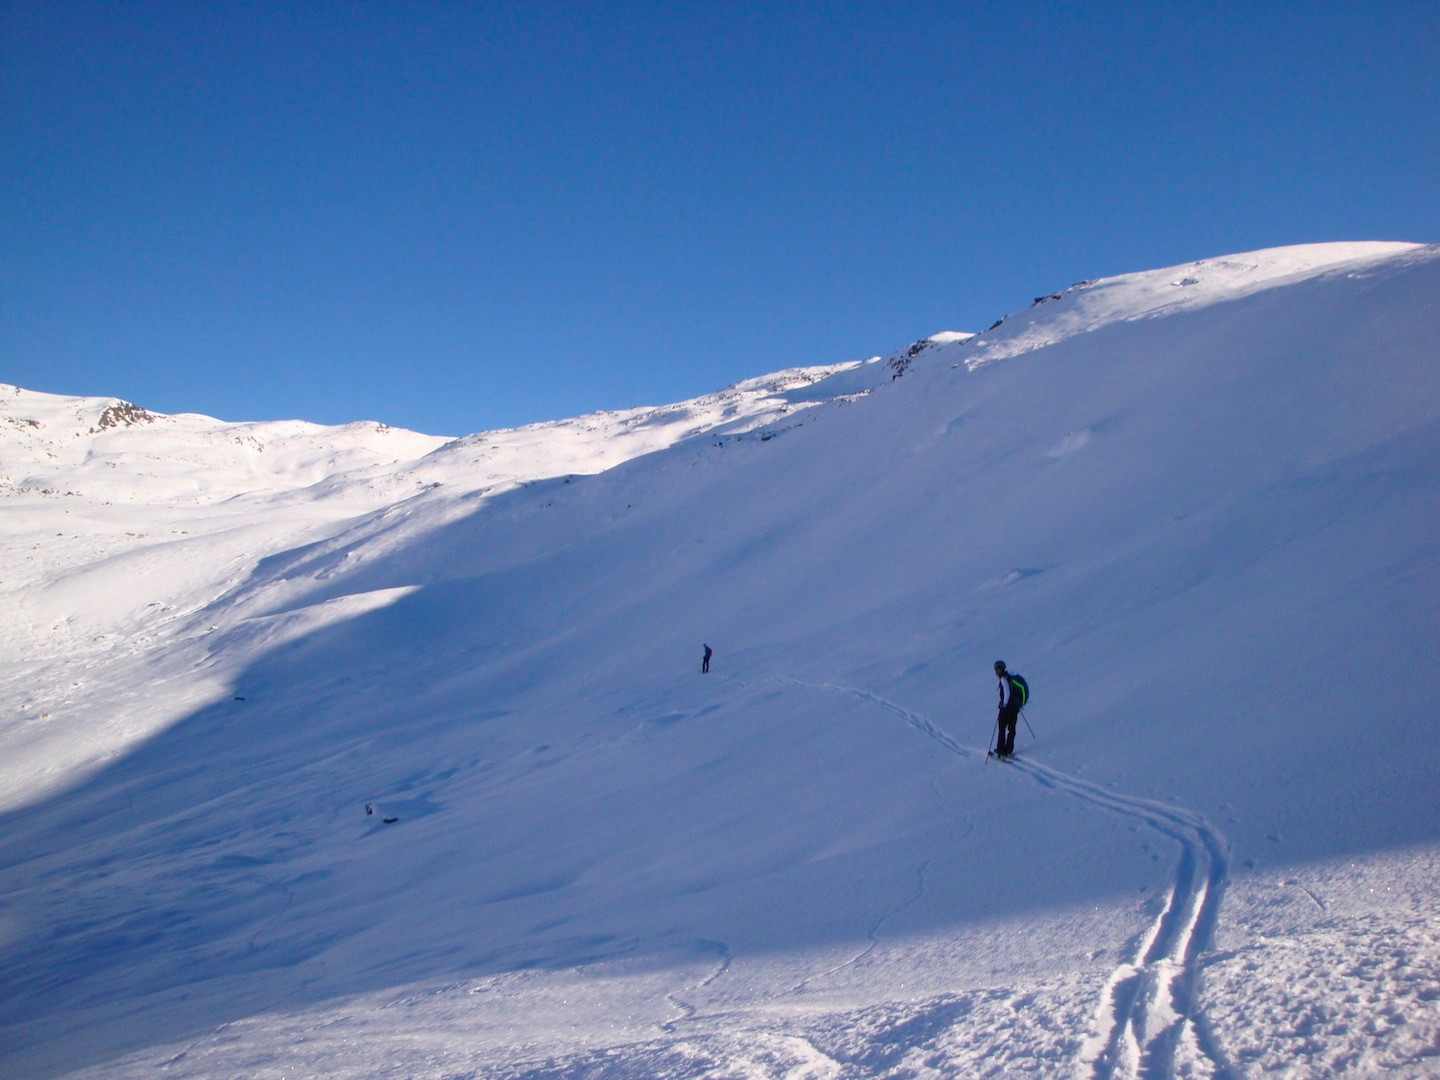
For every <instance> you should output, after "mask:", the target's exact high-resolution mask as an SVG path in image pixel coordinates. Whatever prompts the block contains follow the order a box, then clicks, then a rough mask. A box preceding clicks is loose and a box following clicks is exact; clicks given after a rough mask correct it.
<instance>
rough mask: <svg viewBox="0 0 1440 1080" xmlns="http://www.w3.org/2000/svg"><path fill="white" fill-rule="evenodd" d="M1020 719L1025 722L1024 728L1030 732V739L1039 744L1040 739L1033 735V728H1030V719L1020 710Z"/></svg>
mask: <svg viewBox="0 0 1440 1080" xmlns="http://www.w3.org/2000/svg"><path fill="white" fill-rule="evenodd" d="M1020 719H1021V720H1024V721H1025V727H1026V729H1028V730H1029V732H1030V737H1031V738H1032V739H1034V740H1035V741H1036V742H1039V741H1040V737H1039V736H1038V735H1036V734H1035V729H1034V728H1033V727H1030V718H1029V717H1028V716H1026V715H1025V710H1024V709H1021V710H1020Z"/></svg>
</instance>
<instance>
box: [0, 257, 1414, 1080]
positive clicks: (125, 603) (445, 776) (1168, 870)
mask: <svg viewBox="0 0 1440 1080" xmlns="http://www.w3.org/2000/svg"><path fill="white" fill-rule="evenodd" d="M1437 298H1440V248H1436V247H1417V246H1414V245H1400V244H1346V245H1316V246H1310V247H1302V248H1291V249H1278V250H1274V251H1266V252H1257V253H1253V254H1249V255H1241V256H1232V257H1228V258H1225V259H1217V260H1206V261H1204V262H1201V263H1196V264H1191V265H1188V266H1184V267H1178V268H1171V269H1166V270H1162V271H1155V272H1149V273H1142V274H1134V275H1126V276H1122V277H1118V278H1112V279H1106V280H1102V281H1096V282H1084V283H1079V284H1077V285H1076V286H1074V287H1072V288H1070V289H1067V290H1061V291H1060V292H1057V293H1054V294H1050V295H1047V296H1044V297H1040V298H1038V299H1037V302H1036V303H1035V304H1034V305H1033V306H1031V307H1030V308H1028V309H1026V310H1024V311H1021V312H1017V313H1015V314H1013V315H1011V316H1009V317H1008V318H1006V319H1004V320H1002V321H1001V322H999V323H998V324H996V325H995V326H994V327H992V328H991V329H990V330H988V331H986V332H985V333H983V334H979V335H974V336H971V335H964V334H944V335H937V336H936V337H935V338H932V339H927V340H926V341H924V342H919V343H916V345H915V346H911V347H909V348H906V349H902V350H899V351H897V352H896V353H895V354H893V355H892V356H890V357H887V358H883V359H876V360H874V361H869V362H865V363H855V364H843V365H836V366H835V367H832V368H825V369H799V370H797V371H794V372H786V373H782V374H781V375H779V376H775V377H771V378H768V379H764V380H756V381H754V382H752V383H747V384H741V385H740V386H738V387H735V388H731V389H730V390H729V391H725V392H722V393H720V394H717V395H712V396H710V397H708V398H703V399H699V400H698V401H696V402H690V403H685V404H682V405H678V406H672V407H664V408H658V409H643V410H635V411H633V412H630V413H622V414H599V415H597V416H594V417H588V418H581V419H579V420H575V421H566V422H563V423H560V424H553V425H538V426H536V427H533V428H529V429H523V430H521V431H516V432H491V433H484V434H482V435H477V436H472V437H469V438H466V439H460V440H453V441H446V440H442V439H435V438H430V437H427V436H420V435H415V434H413V433H406V432H395V431H391V430H388V429H385V428H383V426H379V425H374V424H368V425H351V426H350V427H347V428H342V429H323V428H315V427H313V426H309V425H263V424H261V425H226V424H222V423H221V422H219V421H212V420H208V419H207V418H200V417H173V418H169V417H155V416H152V415H150V414H148V413H145V412H144V410H140V409H133V408H132V409H121V408H118V404H119V403H116V402H93V401H83V400H80V399H56V398H51V397H47V396H44V395H36V394H32V393H29V392H27V391H23V390H18V389H14V388H10V389H8V390H6V391H5V392H4V395H3V396H0V439H3V440H4V443H3V445H4V446H5V450H6V455H5V458H4V465H3V472H4V478H3V481H0V482H3V485H4V490H3V498H4V500H5V503H6V512H5V525H4V528H3V538H0V542H3V545H4V547H3V551H4V565H5V567H6V570H7V573H6V575H5V578H6V581H5V584H4V592H3V594H0V603H3V605H4V608H3V612H0V614H3V619H0V623H3V626H4V629H3V639H0V640H3V643H4V652H3V669H0V674H3V680H4V681H3V684H0V685H3V688H4V700H5V702H6V705H5V710H4V713H3V721H0V746H3V748H4V751H5V753H4V759H3V760H4V763H3V765H0V783H3V787H0V799H3V801H4V805H5V806H6V807H7V811H6V814H5V821H4V829H3V831H0V860H3V862H0V866H3V871H0V897H3V908H0V981H3V983H4V985H5V986H6V987H7V992H6V994H5V996H4V999H3V1001H0V1062H3V1063H4V1068H5V1071H6V1073H7V1075H36V1076H42V1075H56V1074H61V1073H73V1072H77V1071H84V1070H87V1069H94V1070H96V1071H97V1074H98V1073H103V1074H104V1075H148V1074H151V1073H153V1072H156V1071H160V1070H162V1069H163V1070H164V1071H167V1072H170V1073H173V1074H176V1075H197V1076H200V1075H230V1074H239V1073H245V1074H251V1075H260V1074H265V1073H267V1072H268V1073H275V1074H277V1075H278V1074H279V1073H280V1072H281V1071H293V1072H301V1073H307V1074H341V1075H367V1076H373V1075H389V1074H393V1075H467V1074H484V1075H512V1074H513V1075H547V1074H586V1075H701V1074H725V1075H783V1074H786V1073H787V1072H790V1071H792V1070H799V1072H800V1073H801V1074H805V1075H815V1076H823V1075H834V1076H842V1075H844V1076H849V1075H981V1074H985V1073H987V1072H991V1073H995V1074H997V1075H998V1074H1014V1073H1025V1072H1029V1073H1035V1074H1041V1075H1055V1074H1069V1073H1075V1074H1078V1075H1084V1076H1105V1077H1108V1076H1130V1075H1141V1076H1164V1075H1197V1076H1238V1075H1247V1074H1249V1073H1251V1072H1256V1071H1262V1070H1264V1069H1267V1068H1272V1067H1277V1066H1279V1065H1282V1064H1284V1065H1288V1066H1289V1067H1291V1068H1293V1069H1295V1070H1296V1071H1297V1074H1299V1075H1316V1076H1319V1075H1332V1074H1334V1073H1336V1072H1343V1071H1346V1070H1350V1071H1355V1072H1366V1071H1371V1072H1373V1071H1383V1070H1387V1069H1388V1070H1396V1071H1401V1072H1409V1073H1414V1072H1421V1071H1424V1070H1425V1069H1427V1068H1433V1067H1434V1062H1435V1061H1436V1057H1435V1053H1436V1050H1435V1047H1436V1045H1437V1037H1440V1016H1437V1005H1436V999H1435V995H1434V990H1433V987H1434V986H1435V984H1436V982H1437V981H1440V980H1437V976H1440V946H1437V941H1440V935H1437V914H1440V904H1437V902H1436V896H1435V891H1434V885H1433V881H1434V871H1435V868H1436V862H1437V859H1436V854H1437V850H1440V848H1437V842H1440V835H1437V832H1440V796H1437V794H1436V792H1437V784H1436V776H1435V772H1436V769H1435V764H1434V762H1435V752H1436V749H1437V743H1440V736H1437V731H1436V721H1437V715H1436V702H1437V700H1440V694H1437V690H1440V676H1437V673H1436V671H1435V665H1434V663H1433V652H1434V640H1435V631H1436V629H1437V626H1436V615H1437V612H1440V603H1437V601H1440V585H1437V578H1436V574H1435V572H1434V566H1435V565H1436V561H1437V554H1440V552H1437V547H1440V534H1437V529H1436V522H1437V520H1440V519H1437V510H1440V506H1437V501H1436V486H1437V485H1436V477H1437V476H1440V379H1437V374H1440V371H1437V364H1436V348H1435V344H1434V343H1435V341H1436V340H1437V337H1440V307H1437ZM107 414H108V415H109V416H110V417H111V418H112V422H111V423H110V424H108V425H104V426H102V425H101V424H100V419H101V417H102V416H105V415H107ZM702 642H708V643H710V644H711V645H712V646H713V647H714V648H715V650H716V655H715V660H714V664H713V667H712V672H711V673H710V674H709V675H705V676H702V675H700V674H699V672H698V663H699V656H700V650H701V643H702ZM997 657H1003V658H1004V659H1006V660H1007V661H1008V662H1009V663H1010V665H1011V666H1012V668H1014V669H1016V670H1019V671H1021V672H1023V673H1024V674H1025V675H1026V676H1027V677H1028V678H1029V679H1030V682H1031V685H1032V687H1033V688H1034V690H1035V699H1034V702H1033V704H1032V707H1031V708H1030V709H1029V710H1028V715H1029V720H1030V723H1031V727H1032V729H1033V736H1032V732H1031V731H1030V730H1026V729H1025V728H1024V726H1023V725H1022V733H1021V740H1020V754H1021V760H1020V762H1018V763H1017V764H1015V765H1003V766H1001V765H989V766H987V765H986V764H985V749H986V744H987V741H988V738H989V735H990V732H991V726H992V724H993V715H994V714H993V703H992V695H993V693H994V688H993V680H992V678H991V677H990V674H989V672H990V664H991V662H992V661H993V660H994V659H996V658H997ZM367 806H368V807H369V808H370V809H371V810H372V811H373V813H368V814H367V812H366V810H367ZM387 819H393V820H392V821H390V823H388V824H387Z"/></svg>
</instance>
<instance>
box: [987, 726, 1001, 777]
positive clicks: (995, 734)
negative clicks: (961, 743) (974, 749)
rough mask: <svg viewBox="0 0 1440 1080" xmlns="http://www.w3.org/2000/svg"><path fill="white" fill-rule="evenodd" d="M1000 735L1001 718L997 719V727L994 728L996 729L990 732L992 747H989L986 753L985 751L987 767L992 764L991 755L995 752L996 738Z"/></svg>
mask: <svg viewBox="0 0 1440 1080" xmlns="http://www.w3.org/2000/svg"><path fill="white" fill-rule="evenodd" d="M999 734H1000V720H999V718H998V717H997V718H996V720H995V727H994V729H993V730H992V731H991V732H990V746H989V747H988V748H987V749H986V751H985V764H986V765H987V766H988V765H989V764H990V755H991V754H993V753H994V752H995V737H996V736H997V735H999Z"/></svg>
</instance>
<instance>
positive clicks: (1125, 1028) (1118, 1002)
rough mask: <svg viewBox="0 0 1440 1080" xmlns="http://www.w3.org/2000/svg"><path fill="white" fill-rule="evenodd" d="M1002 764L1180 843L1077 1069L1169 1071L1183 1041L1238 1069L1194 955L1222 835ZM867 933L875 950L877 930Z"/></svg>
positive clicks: (1224, 874)
mask: <svg viewBox="0 0 1440 1080" xmlns="http://www.w3.org/2000/svg"><path fill="white" fill-rule="evenodd" d="M777 681H780V682H784V683H787V684H789V685H791V686H796V687H800V688H802V689H809V690H825V691H830V692H832V693H837V694H846V695H849V696H850V697H855V698H859V699H860V700H862V701H865V702H867V703H869V704H872V705H875V706H878V707H879V708H881V709H884V710H886V711H887V712H890V713H893V714H894V715H895V716H898V717H899V718H900V719H901V720H903V721H905V723H907V724H908V725H910V726H911V727H913V728H915V729H916V730H917V731H919V732H920V733H921V734H923V735H925V736H926V737H927V738H930V739H932V740H933V741H935V742H937V743H939V744H940V745H941V746H943V747H944V748H945V749H946V750H948V751H950V752H951V753H952V754H956V755H957V756H959V757H963V758H967V759H968V758H974V757H979V756H981V751H979V750H977V749H974V748H971V747H966V746H963V745H961V744H960V743H959V742H957V741H956V740H955V739H953V738H952V737H951V736H949V735H948V734H946V733H945V732H944V731H943V730H941V729H940V728H939V727H937V726H936V725H935V724H934V723H933V722H931V721H930V720H928V719H926V718H925V717H923V716H921V715H919V714H918V713H915V712H912V711H911V710H909V709H906V708H905V707H904V706H901V705H897V704H896V703H895V702H893V701H889V700H887V699H885V698H883V697H881V696H880V695H878V694H875V693H873V692H871V691H869V690H862V689H857V688H855V687H849V686H836V685H833V684H829V683H806V682H801V681H800V680H798V679H789V678H786V679H780V680H777ZM1006 767H1011V768H1015V769H1018V770H1019V771H1021V772H1024V773H1026V774H1027V775H1029V776H1030V777H1031V778H1032V779H1033V780H1035V781H1036V782H1037V783H1039V784H1040V785H1041V786H1043V787H1046V788H1049V789H1050V790H1052V791H1057V792H1060V793H1062V794H1065V795H1069V796H1071V797H1072V798H1075V799H1079V800H1080V801H1081V802H1084V803H1088V804H1089V805H1090V806H1093V807H1097V808H1099V809H1101V810H1105V811H1108V812H1110V813H1114V814H1119V815H1121V816H1122V817H1127V818H1130V819H1132V820H1134V821H1137V822H1139V823H1140V824H1142V825H1145V826H1146V827H1148V828H1150V829H1153V830H1155V831H1156V832H1159V833H1161V834H1162V835H1164V836H1165V837H1167V838H1169V839H1170V840H1173V841H1174V842H1175V843H1176V844H1177V845H1178V846H1179V849H1180V856H1179V860H1178V862H1177V864H1176V868H1175V880H1174V882H1173V884H1172V885H1171V887H1170V890H1169V893H1168V895H1167V896H1166V900H1165V904H1164V906H1163V908H1162V909H1161V911H1160V914H1159V916H1158V917H1157V918H1156V920H1155V922H1154V923H1153V924H1152V925H1151V926H1150V928H1149V930H1148V932H1147V933H1146V934H1145V935H1144V936H1143V937H1142V939H1141V941H1140V944H1139V946H1138V948H1137V949H1136V951H1135V954H1134V955H1133V957H1132V958H1131V959H1130V960H1129V961H1127V962H1126V963H1124V964H1121V965H1120V966H1119V967H1118V968H1116V969H1115V971H1114V972H1113V973H1111V975H1110V978H1109V980H1108V981H1107V983H1106V989H1105V995H1104V997H1103V999H1102V1001H1101V1004H1100V1009H1099V1013H1098V1015H1097V1017H1096V1024H1095V1031H1094V1033H1093V1034H1092V1035H1091V1037H1090V1038H1089V1039H1087V1040H1086V1042H1085V1044H1084V1045H1083V1047H1082V1049H1081V1055H1080V1061H1079V1063H1078V1068H1077V1071H1076V1075H1077V1076H1082V1077H1091V1078H1093V1080H1114V1078H1117V1077H1123V1078H1131V1077H1133V1078H1135V1080H1153V1078H1161V1077H1169V1076H1173V1075H1175V1066H1176V1058H1177V1055H1178V1052H1179V1051H1180V1049H1181V1047H1182V1046H1184V1047H1185V1048H1186V1051H1187V1053H1186V1056H1187V1057H1188V1058H1189V1059H1191V1060H1203V1061H1205V1062H1207V1063H1208V1070H1207V1071H1208V1072H1209V1074H1210V1075H1211V1076H1212V1077H1220V1078H1229V1077H1233V1076H1235V1075H1236V1073H1235V1070H1234V1068H1233V1066H1231V1065H1230V1063H1229V1061H1228V1059H1227V1058H1226V1056H1225V1053H1224V1051H1223V1050H1222V1049H1221V1047H1220V1044H1219V1042H1218V1040H1217V1039H1216V1037H1215V1033H1214V1032H1213V1031H1212V1030H1211V1028H1210V1024H1209V1022H1208V1020H1207V1019H1206V1017H1205V1015H1204V1013H1203V1012H1202V1011H1201V1009H1200V1006H1199V989H1200V987H1199V982H1200V968H1199V959H1200V954H1201V953H1202V952H1203V951H1204V950H1205V949H1206V948H1207V947H1208V946H1209V944H1210V942H1211V940H1212V939H1213V936H1214V931H1215V926H1216V923H1217V922H1218V920H1219V916H1220V903H1221V900H1222V898H1223V896H1224V892H1225V884H1226V882H1227V881H1228V880H1229V873H1230V845H1229V843H1228V841H1226V839H1225V837H1224V836H1223V835H1221V834H1220V833H1219V832H1218V831H1217V830H1216V829H1215V828H1214V827H1213V826H1211V825H1210V823H1209V822H1207V821H1206V820H1205V818H1204V817H1202V816H1201V815H1199V814H1197V813H1195V812H1193V811H1190V810H1185V809H1183V808H1180V807H1176V806H1170V805H1167V804H1165V803H1162V802H1157V801H1155V800H1152V799H1144V798H1139V797H1136V796H1132V795H1124V794H1121V793H1119V792H1115V791H1111V790H1109V789H1108V788H1104V787H1102V786H1100V785H1099V784H1094V783H1091V782H1090V781H1088V780H1081V779H1079V778H1078V777H1075V776H1070V775H1068V774H1066V773H1062V772H1060V771H1058V770H1056V769H1053V768H1050V767H1049V766H1047V765H1042V764H1040V763H1039V762H1036V761H1031V760H1029V759H1028V758H1012V759H1011V761H1010V762H1008V763H1007V766H1006ZM915 899H918V897H916V898H915ZM910 903H914V900H911V901H910ZM906 906H909V905H908V904H907V905H906ZM883 921H884V920H882V922H883ZM875 930H876V932H878V930H879V927H878V926H877V927H876V928H875ZM871 940H872V945H871V948H872V949H873V948H874V944H873V943H874V940H875V934H874V932H872V934H871ZM868 951H869V950H867V952H868ZM862 955H863V954H862ZM856 959H857V960H858V959H859V957H857V958H856ZM853 962H854V961H851V963H853ZM842 966H844V965H842Z"/></svg>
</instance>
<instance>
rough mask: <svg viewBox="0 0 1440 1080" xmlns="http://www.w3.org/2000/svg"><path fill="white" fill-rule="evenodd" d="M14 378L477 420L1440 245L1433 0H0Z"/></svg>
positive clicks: (669, 397) (699, 388)
mask: <svg viewBox="0 0 1440 1080" xmlns="http://www.w3.org/2000/svg"><path fill="white" fill-rule="evenodd" d="M0 170H3V173H0V381H6V382H13V383H18V384H20V385H22V386H26V387H28V388H31V389H37V390H46V391H51V392H57V393H68V394H95V395H113V396H118V397H124V398H128V399H130V400H133V401H136V402H139V403H140V404H143V405H146V406H148V407H150V408H152V409H156V410H159V411H163V412H203V413H209V414H211V415H216V416H220V417H222V418H225V419H234V420H252V419H279V418H292V417H294V418H302V419H308V420H315V421H319V422H323V423H339V422H344V421H347V420H357V419H378V420H384V421H386V422H388V423H391V424H394V425H397V426H403V427H409V428H414V429H417V430H421V431H426V432H430V433H433V434H448V435H458V434H463V433H468V432H471V431H476V430H481V429H484V428H493V427H500V426H506V425H511V424H517V423H525V422H529V421H532V420H538V419H546V418H554V417H561V416H570V415H575V414H578V413H581V412H586V411H590V410H594V409H599V408H614V407H623V406H627V405H635V404H654V403H661V402H666V401H673V400H678V399H681V398H685V397H690V396H694V395H696V394H699V393H703V392H706V391H708V390H712V389H715V388H718V387H720V386H722V385H725V384H728V383H730V382H733V381H735V380H737V379H741V378H747V377H750V376H753V375H759V374H763V373H765V372H768V371H772V370H775V369H777V368H781V367H789V366H794V365H798V364H811V363H824V362H832V361H838V360H846V359H855V358H859V357H863V356H867V355H871V354H874V353H880V352H886V351H889V350H890V349H893V348H898V347H900V346H903V345H905V344H907V343H908V342H910V341H913V340H915V339H916V338H919V337H923V336H925V335H928V334H931V333H934V332H936V331H938V330H942V329H954V330H979V329H983V328H984V327H986V326H988V325H989V324H990V323H991V322H993V321H994V320H995V319H996V318H998V317H1000V316H1001V315H1003V314H1005V313H1007V312H1009V311H1012V310H1014V309H1016V308H1020V307H1023V306H1025V305H1026V304H1028V303H1029V301H1030V300H1031V299H1032V298H1033V297H1034V296H1035V295H1037V294H1039V293H1042V292H1049V291H1052V290H1054V289H1057V288H1060V287H1063V286H1065V285H1068V284H1070V283H1071V282H1073V281H1075V280H1077V279H1079V278H1088V277H1096V276H1100V275H1104V274H1112V273H1120V272H1125V271H1129V270H1140V269H1146V268H1150V267H1154V266H1162V265H1169V264H1171V263H1177V262H1182V261H1185V260H1188V259H1194V258H1201V257H1205V256H1210V255H1219V254H1225V253H1229V252H1235V251H1244V250H1250V249H1254V248H1260V247H1269V246H1273V245H1278V244H1291V243H1304V242H1310V241H1321V240H1350V239H1355V240H1359V239H1373V240H1416V241H1423V242H1431V241H1440V4H1436V3H1434V0H1425V2H1414V3H1404V2H1395V3H1385V4H1365V3H1333V4H1332V3H1285V4H1267V3H1264V2H1260V3H1256V2H1253V0H1252V2H1250V3H1245V4H1238V3H1236V4H1230V3H1221V4H1208V3H1207V4H1199V3H1194V2H1193V0H1192V2H1185V3H1150V4H1138V3H1118V4H1111V3H1103V2H1101V3H1089V4H1078V3H1077V4H1047V3H1042V2H1037V0H1030V2H1023V3H961V2H953V3H903V2H888V3H879V2H877V3H864V4H861V3H843V2H832V3H798V2H797V3H759V2H745V0H730V2H724V0H722V2H715V3H694V4H691V3H622V2H610V3H588V2H578V0H577V2H566V3H543V2H540V3H520V2H516V3H480V2H477V3H453V4H452V3H400V2H392V3H370V4H366V3H343V4H342V3H334V4H326V3H303V2H302V3H295V2H290V3H267V2H241V0H234V2H228V3H207V2H203V0H187V2H183V3H173V4H172V3H147V2H143V0H142V2H127V3H86V2H83V0H66V2H63V3H57V2H55V0H41V2H39V3H31V2H25V0H3V5H0Z"/></svg>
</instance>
